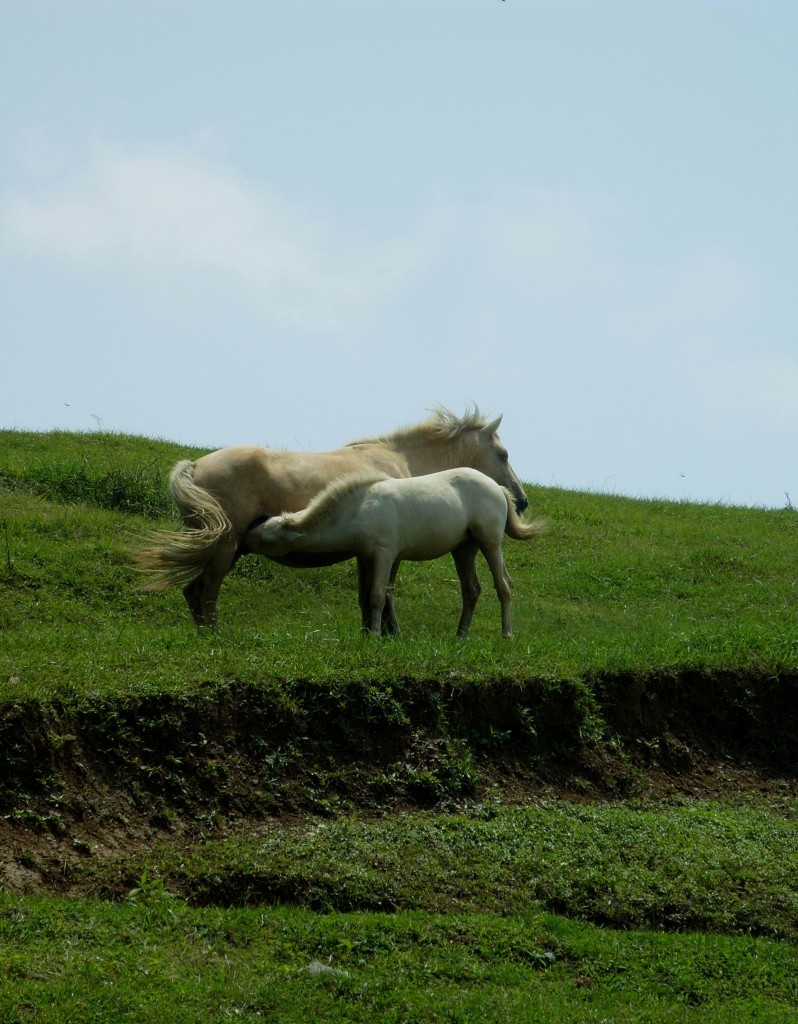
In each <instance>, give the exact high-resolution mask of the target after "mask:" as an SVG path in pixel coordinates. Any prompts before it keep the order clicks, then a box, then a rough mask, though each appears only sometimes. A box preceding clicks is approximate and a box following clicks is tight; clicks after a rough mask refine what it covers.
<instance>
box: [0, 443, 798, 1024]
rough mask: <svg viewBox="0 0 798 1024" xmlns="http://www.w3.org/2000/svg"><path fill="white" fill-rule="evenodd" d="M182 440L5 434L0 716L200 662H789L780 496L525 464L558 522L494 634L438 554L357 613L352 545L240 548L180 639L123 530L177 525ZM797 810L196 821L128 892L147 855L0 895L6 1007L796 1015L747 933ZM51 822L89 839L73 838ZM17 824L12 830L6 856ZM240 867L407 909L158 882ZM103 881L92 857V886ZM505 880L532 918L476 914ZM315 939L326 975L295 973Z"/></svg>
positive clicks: (486, 1016) (790, 617) (416, 667)
mask: <svg viewBox="0 0 798 1024" xmlns="http://www.w3.org/2000/svg"><path fill="white" fill-rule="evenodd" d="M196 453H197V452H196V450H195V451H191V450H186V449H184V448H178V447H176V446H173V445H170V444H168V443H166V442H154V441H148V440H143V439H134V438H125V437H116V436H109V435H100V434H97V435H69V434H58V435H25V434H17V433H14V432H5V433H0V630H2V648H1V649H0V704H2V705H3V713H6V711H10V710H13V709H14V708H15V707H18V706H20V705H21V704H27V703H29V702H30V701H34V702H37V701H41V700H44V701H48V700H51V699H53V698H61V699H64V700H66V702H67V703H68V704H69V703H72V704H75V705H76V706H77V705H80V706H86V707H91V706H92V705H93V704H95V703H96V702H97V701H105V702H108V701H111V702H113V701H114V700H126V701H127V700H137V699H139V698H141V697H142V696H144V695H147V694H151V695H152V694H155V695H157V694H159V693H166V694H174V695H177V696H178V697H179V696H181V695H184V696H185V697H187V698H188V699H190V698H191V695H192V694H194V693H196V692H197V691H198V687H200V685H201V684H202V683H203V682H204V681H205V680H215V681H218V682H219V683H221V684H224V683H225V681H229V680H233V679H238V680H241V681H243V682H244V683H245V684H246V685H251V686H255V687H263V688H264V689H265V690H266V691H267V693H273V694H274V695H275V699H282V698H284V699H286V700H288V701H290V700H291V699H293V696H292V691H290V689H286V684H287V683H290V681H291V680H295V681H296V680H306V681H307V682H308V684H309V685H311V686H318V687H319V688H320V689H321V690H324V691H325V692H326V691H327V690H329V689H330V688H331V687H332V688H333V692H335V688H340V687H341V686H345V685H347V683H348V682H354V683H357V682H358V681H359V682H360V683H362V684H368V685H369V686H371V685H372V684H373V686H374V690H373V694H376V697H374V699H377V700H380V699H382V697H381V696H380V695H381V694H382V695H385V694H387V695H388V697H390V696H391V693H392V692H394V691H392V690H391V687H397V685H398V687H399V688H401V685H402V684H401V681H402V680H405V679H412V678H413V677H415V678H417V679H420V680H430V681H435V682H436V683H437V684H438V685H442V684H446V685H449V684H456V683H462V682H469V681H470V682H471V683H472V684H473V685H478V686H481V685H483V684H484V682H485V681H486V680H490V679H500V680H501V679H503V680H515V681H516V682H521V681H524V680H530V679H531V680H542V681H544V684H545V681H546V680H550V681H552V683H553V684H556V683H557V682H558V681H560V680H573V681H576V683H577V685H578V686H581V687H584V688H585V693H586V694H589V692H590V691H591V686H592V681H593V680H594V679H595V678H596V677H597V676H598V675H603V676H606V675H607V674H609V675H610V676H617V675H618V674H619V673H631V674H633V675H642V676H643V677H645V676H647V675H651V674H653V673H658V672H661V671H662V670H663V669H664V670H668V671H671V672H685V671H686V670H691V669H701V670H706V669H708V670H720V669H724V670H728V671H730V672H739V671H751V672H755V673H757V674H764V675H765V676H767V675H770V676H772V677H773V678H774V679H775V678H777V677H778V676H779V675H785V674H790V673H794V672H795V670H796V669H798V629H797V628H796V616H795V601H794V598H795V570H794V551H795V539H796V533H795V531H796V529H798V517H796V515H795V513H794V512H793V511H792V510H789V509H786V510H781V511H765V510H756V509H736V508H726V507H721V506H696V505H687V504H680V503H672V502H664V501H630V500H626V499H621V498H617V497H607V496H602V495H585V494H576V493H571V492H564V491H559V490H555V489H547V488H537V487H530V488H529V494H530V499H531V505H532V508H533V510H534V513H535V514H542V515H546V516H548V517H549V518H550V520H551V529H550V532H549V534H548V536H547V537H545V538H544V539H543V540H542V541H540V543H537V544H534V545H528V546H525V545H521V544H518V543H512V542H509V541H508V542H507V543H506V547H505V550H506V554H507V559H508V565H509V568H510V572H511V575H512V576H513V579H514V584H515V590H514V621H515V637H514V639H513V640H512V641H511V642H510V643H504V642H502V641H501V639H500V637H499V614H498V607H497V606H496V602H495V598H494V596H493V594H492V592H491V590H490V588H489V586H487V585H486V586H485V591H484V594H483V598H482V602H481V604H480V607H479V608H478V611H477V615H476V619H475V623H474V631H473V633H474V635H473V637H472V638H471V640H470V641H469V642H467V643H465V644H463V643H457V642H456V641H455V640H454V639H453V637H452V634H453V632H454V626H455V624H456V620H457V613H458V588H457V584H456V580H455V578H454V572H453V570H452V568H451V566H450V565H449V564H448V562H447V560H441V561H440V562H436V563H433V564H427V565H421V566H413V565H406V566H404V567H403V569H402V572H401V581H400V582H401V588H400V590H399V593H398V596H397V602H398V609H399V616H400V621H401V623H402V626H403V630H404V637H403V638H402V639H401V640H398V641H388V642H381V643H373V642H368V641H367V640H364V639H363V638H361V637H360V636H359V635H358V634H357V612H356V602H355V594H354V575H353V571H352V568H351V567H350V566H346V565H345V566H338V567H332V568H330V569H327V570H319V571H309V572H306V573H290V572H288V571H284V570H282V569H280V568H279V567H276V566H272V565H270V564H268V563H262V562H258V561H256V560H254V559H250V560H247V561H245V562H243V563H241V565H240V567H239V568H238V569H237V570H236V572H235V574H234V575H233V577H232V578H231V579H230V580H229V582H228V583H227V584H226V586H225V588H224V590H223V594H222V604H221V618H222V623H221V629H220V631H219V633H218V635H215V636H209V635H206V634H198V633H197V632H196V631H195V630H194V629H193V627H192V626H191V625H190V623H189V622H188V619H187V614H186V611H185V609H184V605H183V601H182V597H181V596H180V595H179V594H176V593H169V594H165V595H142V594H139V593H137V592H136V591H135V589H134V586H135V578H134V576H133V574H132V573H131V571H130V569H129V567H128V562H127V551H128V549H129V546H130V545H131V543H135V540H136V538H137V536H139V535H140V534H141V533H142V532H143V531H145V530H147V529H150V528H151V527H152V526H153V525H154V524H155V525H160V524H161V523H163V524H164V525H165V524H166V523H167V522H169V521H170V520H169V518H168V517H169V515H170V512H169V510H168V504H167V503H166V502H164V499H163V481H164V477H165V473H166V472H167V471H168V468H169V466H170V465H171V464H172V463H173V462H174V461H175V459H176V458H178V457H183V456H184V455H186V454H188V455H191V454H196ZM158 517H161V518H160V519H159V518H158ZM483 581H484V582H486V583H487V581H485V578H484V576H483ZM381 685H383V686H384V687H387V689H385V688H383V689H380V686H381ZM749 802H750V801H749ZM794 816H795V807H794V803H793V802H792V801H790V800H789V799H786V800H785V801H784V802H783V806H782V807H781V808H774V806H773V805H772V804H771V805H769V806H768V807H765V808H761V807H758V806H757V805H756V801H755V800H754V806H748V804H747V805H746V806H745V807H739V808H734V807H729V806H725V805H724V806H721V807H712V806H710V805H703V804H692V803H690V802H687V803H686V804H685V805H684V806H683V807H682V806H679V805H677V806H674V807H667V806H666V807H656V806H650V805H647V806H645V807H637V808H636V807H634V806H633V805H630V806H629V807H627V808H623V807H612V806H603V805H599V806H597V807H594V808H590V809H583V810H579V809H577V808H570V806H569V805H568V804H564V805H562V806H561V805H559V804H554V805H552V806H550V807H548V808H546V807H544V806H541V807H539V808H529V809H525V810H513V809H511V808H503V807H500V806H498V807H493V808H490V807H487V808H485V809H482V810H480V809H479V808H477V809H476V812H475V814H470V815H469V814H467V815H465V816H463V817H461V818H447V819H440V820H436V819H434V818H431V819H426V818H423V817H419V816H417V815H410V816H404V817H399V818H395V819H394V818H386V819H385V820H384V822H383V823H381V824H380V823H371V824H368V823H364V822H359V820H358V819H357V818H351V819H343V820H340V821H335V820H334V821H332V822H329V823H324V824H322V823H320V822H318V821H315V820H310V821H308V822H305V823H303V824H298V825H297V826H296V827H295V828H294V829H292V830H285V829H281V828H277V829H267V830H266V831H265V832H261V833H259V834H258V835H257V836H255V837H253V838H250V839H245V838H244V837H239V838H237V839H235V840H229V841H217V840H213V841H210V842H207V843H205V844H203V845H202V846H200V847H197V848H196V849H195V850H194V851H193V852H189V853H187V854H185V855H183V856H181V859H180V863H179V864H178V863H177V862H174V861H172V860H171V858H170V851H169V846H168V845H167V846H158V847H156V848H154V849H153V850H152V851H151V852H149V853H147V852H145V853H143V854H141V855H138V856H137V857H134V858H133V860H132V862H131V865H130V868H129V870H127V873H125V871H123V872H122V874H121V876H120V878H121V881H118V882H117V883H116V888H117V890H118V889H119V888H120V886H121V889H122V890H123V891H124V889H125V887H126V886H130V884H131V883H130V882H129V881H125V879H129V877H130V872H131V871H133V872H145V873H144V874H142V881H141V884H140V885H138V886H137V887H136V888H137V891H136V892H135V893H134V894H133V895H132V896H131V898H130V900H129V901H128V902H127V903H126V904H125V905H123V906H120V907H115V908H114V907H106V906H104V905H102V904H95V903H92V902H90V901H89V902H85V903H68V902H67V903H65V902H64V901H61V900H57V899H45V898H41V899H33V898H20V897H13V898H11V897H3V896H2V895H1V894H0V950H2V953H0V979H2V982H3V983H2V984H0V1017H2V1019H9V1020H12V1019H31V1020H42V1021H45V1020H46V1021H58V1020H62V1019H66V1017H65V1016H64V1012H63V1008H64V1003H65V1002H66V1001H69V1002H70V1005H71V1008H72V1010H73V1011H74V1015H73V1016H72V1017H71V1018H70V1019H75V1020H86V1021H88V1020H95V1019H97V1020H99V1019H110V1018H111V1017H114V1018H116V1019H122V1018H123V1016H124V1014H125V1013H127V1014H132V1015H133V1016H134V1017H136V1016H138V1018H139V1019H142V1018H143V1017H148V1016H154V1015H156V1014H157V1015H158V1016H159V1017H161V1018H162V1019H163V1020H164V1021H168V1022H172V1021H178V1020H195V1019H200V1018H201V1019H208V1020H216V1019H219V1020H222V1019H229V1018H230V1017H231V1016H233V1015H235V1019H245V1020H256V1019H263V1018H264V1017H265V1016H267V1015H269V1014H271V1015H272V1018H273V1019H279V1020H286V1021H288V1020H307V1019H311V1018H314V1017H315V1018H316V1019H324V1020H331V1021H332V1020H336V1021H337V1020H341V1021H343V1020H376V1019H379V1020H386V1021H387V1020H396V1021H399V1020H407V1021H410V1020H419V1021H422V1020H423V1021H426V1020H446V1019H449V1020H463V1021H471V1020H491V1021H492V1020H496V1021H499V1020H502V1021H503V1020H534V1019H537V1020H541V1021H548V1020H552V1021H554V1020H557V1021H569V1020H574V1021H588V1020H597V1021H598V1020H618V1021H622V1020H623V1021H625V1020H629V1021H632V1020H634V1021H639V1020H652V1021H659V1020H662V1021H666V1020H667V1021H671V1020H679V1021H689V1020H693V1019H695V1020H698V1019H699V1014H700V1019H701V1020H702V1021H713V1020H721V1019H722V1018H723V1019H730V1018H732V1019H735V1020H741V1021H742V1020H757V1021H771V1020H772V1021H774V1022H775V1021H787V1020H790V1019H794V1017H795V1014H794V1010H793V1009H792V1008H793V1007H794V1005H795V999H796V991H795V986H794V978H795V977H796V973H797V972H796V969H795V968H796V964H795V952H794V947H793V946H791V945H785V944H783V943H775V944H774V943H771V942H766V941H764V940H762V939H756V940H755V939H748V938H743V937H740V935H739V933H741V932H745V931H746V930H747V929H752V930H753V931H754V932H757V933H759V934H764V935H767V934H769V935H775V936H780V935H789V936H790V937H791V938H792V937H793V936H792V929H793V927H794V919H795V907H794V898H795V892H796V890H797V889H798V881H797V880H798V842H797V841H796V830H795V829H794ZM21 820H22V821H23V822H24V820H25V819H24V818H22V819H21ZM447 823H448V824H447ZM63 841H64V842H66V843H70V842H71V843H72V844H73V845H74V846H75V848H76V849H82V848H83V847H84V846H86V844H85V843H83V841H82V840H81V839H80V836H79V835H66V836H65V837H64V840H63ZM24 847H25V837H24V833H23V832H20V833H19V842H18V856H19V857H20V858H21V859H22V860H24V859H25V856H26V854H25V853H24ZM398 851H403V853H402V855H401V856H399V854H398ZM652 851H656V852H655V853H654V852H652ZM31 856H32V855H31ZM397 857H398V859H397ZM275 865H276V867H275ZM280 865H282V866H283V867H282V868H280ZM114 871H116V873H117V875H119V870H118V869H112V871H111V874H112V875H113V873H114ZM236 873H237V877H238V882H236V885H235V887H234V892H235V894H236V897H235V898H241V897H242V893H245V892H246V889H247V886H249V890H250V894H251V898H252V899H253V900H254V901H256V902H257V901H258V900H259V899H261V898H263V896H264V895H265V894H267V893H268V892H269V891H272V892H274V887H275V886H276V888H277V891H279V892H281V893H282V895H281V897H280V898H290V899H292V900H293V901H296V902H299V903H303V902H304V903H306V904H307V905H309V906H325V905H326V906H328V907H335V906H343V907H347V906H377V905H378V904H379V902H380V900H381V899H384V898H385V894H386V893H387V894H388V899H389V902H390V901H392V905H395V906H401V907H410V908H412V907H416V908H421V909H419V910H417V911H415V912H413V913H410V914H407V913H401V914H399V915H393V916H385V915H383V914H379V913H377V914H365V915H364V914H343V915H339V914H333V915H331V916H326V915H325V916H322V917H317V916H316V915H314V914H311V913H310V912H309V911H307V910H305V911H302V910H296V911H292V910H290V909H285V910H279V911H271V912H269V913H268V914H264V913H263V911H262V909H259V908H256V909H254V910H246V909H242V910H239V911H232V910H226V911H222V910H218V909H213V908H208V909H192V908H190V907H188V906H186V905H184V903H183V902H182V900H181V899H178V898H176V897H172V896H171V895H170V893H169V891H168V888H169V887H171V888H173V889H174V890H175V891H176V892H179V893H180V894H181V895H189V896H191V897H192V898H193V899H195V900H196V899H200V898H205V899H214V898H225V897H224V895H223V894H224V892H225V886H229V885H231V884H232V883H231V881H230V880H231V879H232V878H233V877H234V875H235V874H236ZM104 877H105V879H106V880H105V881H104V882H103V881H102V878H104ZM134 877H139V876H138V874H136V875H135V876H134ZM1 878H2V876H0V880H1ZM108 878H110V876H108V875H107V872H106V875H105V876H104V875H103V873H102V871H100V873H99V874H98V879H99V880H98V883H97V884H98V885H99V886H102V885H108V884H109V882H108ZM242 878H243V883H242V881H241V879H242ZM161 879H165V880H166V885H167V888H164V882H162V881H161ZM280 885H282V886H283V888H282V889H280V888H279V886H280ZM270 886H272V889H271V890H270V888H269V887H270ZM111 887H113V886H111ZM214 887H215V888H214ZM203 893H204V897H203ZM325 893H326V896H325ZM513 893H515V894H516V896H517V899H518V903H519V904H521V905H523V907H524V908H525V909H524V911H523V913H522V914H520V915H519V916H517V917H510V918H502V917H496V916H494V914H495V912H496V911H497V910H498V911H500V912H502V913H505V914H506V913H507V911H508V910H509V909H510V908H511V907H512V906H513ZM228 897H229V894H228ZM541 905H542V906H547V907H550V908H555V909H557V910H559V911H560V912H562V913H565V914H568V915H571V916H573V917H575V918H583V917H585V916H587V917H589V918H591V919H593V920H597V921H604V922H607V923H614V924H621V925H625V926H627V927H628V926H638V927H639V926H640V925H648V926H651V925H655V926H657V927H667V928H680V927H687V928H696V927H705V928H711V929H713V930H716V931H728V932H731V933H736V936H735V937H731V936H730V937H724V936H704V935H689V936H676V935H671V936H663V935H652V934H649V933H645V932H635V931H632V932H626V933H612V932H605V931H602V930H595V929H592V928H589V927H587V926H585V925H580V924H576V923H567V922H565V921H564V920H562V919H560V918H546V917H540V916H538V915H537V914H536V911H535V907H537V906H541ZM442 911H443V912H445V913H443V915H442V916H440V915H441V912H442ZM430 915H432V916H430ZM264 939H268V941H267V943H266V945H264ZM314 959H318V960H320V961H322V962H323V963H325V964H327V965H330V964H332V965H334V966H335V967H336V968H337V969H340V970H341V971H342V972H343V973H339V974H330V973H326V972H322V973H321V974H319V975H313V974H311V973H310V972H308V971H307V967H308V964H309V963H311V962H312V961H313V960H314ZM186 965H189V968H190V969H189V970H188V971H186V970H185V966H186ZM178 981H179V982H180V984H178V985H177V988H174V987H173V986H174V985H175V984H176V983H177V982H178ZM167 982H169V984H166V983H167ZM3 1014H5V1016H4V1017H3V1016H2V1015H3Z"/></svg>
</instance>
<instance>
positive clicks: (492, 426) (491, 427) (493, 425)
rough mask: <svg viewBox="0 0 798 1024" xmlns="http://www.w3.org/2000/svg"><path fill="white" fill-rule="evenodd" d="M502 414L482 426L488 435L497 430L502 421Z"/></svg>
mask: <svg viewBox="0 0 798 1024" xmlns="http://www.w3.org/2000/svg"><path fill="white" fill-rule="evenodd" d="M503 415H504V413H502V414H501V415H499V416H497V417H496V419H495V420H494V421H493V422H492V423H489V424H488V425H487V426H486V427H483V428H482V429H483V430H484V431H485V433H486V434H487V435H488V436H489V437H490V436H491V435H492V434H495V433H497V431H498V429H499V424H500V423H501V421H502V416H503Z"/></svg>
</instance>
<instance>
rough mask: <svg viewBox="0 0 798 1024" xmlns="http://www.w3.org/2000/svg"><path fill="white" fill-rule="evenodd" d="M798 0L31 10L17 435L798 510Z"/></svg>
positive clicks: (4, 198) (3, 152)
mask: <svg viewBox="0 0 798 1024" xmlns="http://www.w3.org/2000/svg"><path fill="white" fill-rule="evenodd" d="M796 54H798V3H796V2H795V0H789V2H786V0H785V2H773V0H750V2H745V3H742V2H735V0H715V2H710V0H661V2H660V0H634V2H631V0H630V2H625V0H615V2H613V0H549V2H535V0H506V2H501V0H257V2H255V0H242V2H236V0H225V2H221V0H219V2H213V3H211V2H207V0H205V2H203V0H192V2H188V0H186V2H178V0H157V2H156V0H152V2H146V0H127V2H126V0H103V2H89V0H85V2H79V0H0V317H1V320H0V344H1V345H2V352H3V359H2V372H0V426H3V427H14V428H18V429H34V430H48V429H52V428H65V429H79V430H93V429H96V427H97V425H98V422H99V423H100V424H101V425H102V427H103V428H105V429H107V430H115V431H123V432H129V433H137V434H146V435H149V436H155V437H165V438H169V439H172V440H176V441H180V442H184V443H186V444H202V445H224V444H232V443H237V442H256V443H262V444H271V445H279V446H282V447H298V448H305V449H321V448H328V447H336V446H338V445H340V444H342V443H343V442H345V441H348V440H351V439H353V438H356V437H359V436H363V435H367V434H373V433H377V432H382V431H387V430H390V429H392V428H394V427H396V426H399V425H403V424H408V423H414V422H417V421H419V420H421V419H423V418H424V417H425V415H426V410H427V409H429V408H430V407H432V406H434V405H435V404H436V403H442V404H444V405H446V406H449V407H450V408H452V409H454V410H456V411H461V410H462V409H464V408H465V405H466V403H467V402H468V401H476V402H477V403H478V404H479V405H480V406H481V407H482V408H483V409H484V410H485V411H486V412H488V413H490V414H497V413H499V412H503V413H504V417H505V419H504V424H503V427H502V438H503V440H504V441H505V442H506V444H507V445H508V447H509V449H510V455H511V459H512V461H513V464H514V466H515V468H516V469H517V470H518V472H519V474H520V475H521V476H522V478H523V479H525V480H528V481H531V482H538V483H544V484H557V485H562V486H566V487H572V488H580V489H596V490H605V491H610V492H616V493H619V494H630V495H633V496H643V497H659V496H664V497H673V498H682V497H685V498H691V499H696V500H702V501H703V500H707V501H725V502H732V503H736V504H764V505H775V506H781V505H784V504H785V503H786V500H787V499H786V497H785V493H789V494H790V497H791V500H792V501H793V502H794V503H795V504H796V505H798V458H797V457H796V450H797V449H798V443H797V442H798V336H797V332H796V326H797V325H798V300H797V297H796V296H797V293H798V287H797V283H798V215H797V213H798V187H797V183H798V114H797V113H796V111H798V60H796Z"/></svg>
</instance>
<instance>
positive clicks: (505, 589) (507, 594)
mask: <svg viewBox="0 0 798 1024" xmlns="http://www.w3.org/2000/svg"><path fill="white" fill-rule="evenodd" d="M482 554H483V555H484V556H485V560H486V562H487V563H488V566H489V568H490V572H491V576H493V585H494V586H495V587H496V593H497V595H498V598H499V603H500V605H501V609H502V636H503V637H505V639H508V638H509V637H511V636H512V635H513V629H512V622H511V612H510V600H511V589H512V588H511V585H510V576H509V574H508V572H507V567H506V566H505V564H504V556H503V555H502V545H501V541H499V543H498V544H486V545H484V546H483V547H482Z"/></svg>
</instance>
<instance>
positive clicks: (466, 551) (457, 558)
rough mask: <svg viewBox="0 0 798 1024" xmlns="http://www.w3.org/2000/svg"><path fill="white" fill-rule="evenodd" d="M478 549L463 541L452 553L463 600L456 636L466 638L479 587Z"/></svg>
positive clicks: (469, 542) (477, 598) (472, 544)
mask: <svg viewBox="0 0 798 1024" xmlns="http://www.w3.org/2000/svg"><path fill="white" fill-rule="evenodd" d="M478 550H479V548H478V547H477V546H476V544H474V543H472V542H471V541H465V542H464V543H463V544H461V545H460V547H459V548H455V549H454V551H452V558H453V559H454V564H455V568H456V569H457V575H458V577H459V579H460V593H461V595H462V598H463V611H462V614H461V615H460V622H459V623H458V624H457V635H458V636H468V629H469V626H470V625H471V619H472V618H473V616H474V609H475V608H476V606H477V601H478V600H479V595H480V591H481V587H480V585H479V579H478V578H477V568H476V560H477V551H478Z"/></svg>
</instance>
